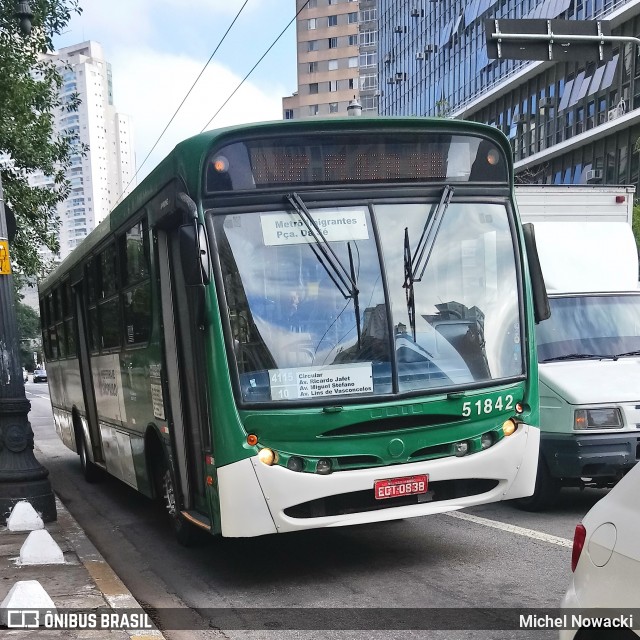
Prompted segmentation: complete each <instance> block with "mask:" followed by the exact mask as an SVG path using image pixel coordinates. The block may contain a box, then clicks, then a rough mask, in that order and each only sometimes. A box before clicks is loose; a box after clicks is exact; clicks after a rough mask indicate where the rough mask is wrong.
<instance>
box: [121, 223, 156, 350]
mask: <svg viewBox="0 0 640 640" xmlns="http://www.w3.org/2000/svg"><path fill="white" fill-rule="evenodd" d="M119 243H120V247H119V249H120V264H121V265H122V279H123V286H124V292H123V312H124V326H125V342H126V344H128V345H129V344H140V343H143V342H147V341H148V340H149V337H150V335H151V325H152V315H151V282H150V280H149V271H150V270H149V234H148V233H147V224H146V221H145V220H140V221H139V222H137V223H136V224H134V225H133V226H132V227H131V228H130V229H129V230H128V231H127V232H126V233H125V234H124V235H123V236H121V237H120V238H119Z"/></svg>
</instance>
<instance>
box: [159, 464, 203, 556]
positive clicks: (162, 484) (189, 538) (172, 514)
mask: <svg viewBox="0 0 640 640" xmlns="http://www.w3.org/2000/svg"><path fill="white" fill-rule="evenodd" d="M157 473H158V476H157V478H156V482H157V486H158V489H159V491H158V494H159V496H160V497H161V499H162V504H163V506H164V508H165V510H166V512H167V514H168V516H169V520H170V522H171V526H172V528H173V532H174V534H175V536H176V539H177V540H178V542H179V543H180V544H181V545H182V546H183V547H192V546H194V545H195V544H197V542H198V541H199V540H200V539H201V538H200V531H199V530H198V529H196V527H195V526H194V525H192V524H191V523H190V522H189V521H188V520H185V518H184V517H183V516H182V514H181V513H180V511H179V509H178V504H177V501H176V489H175V487H176V485H175V482H174V480H173V473H172V472H171V469H170V468H169V464H168V462H167V461H166V459H165V460H164V461H163V463H162V464H161V465H160V466H159V468H158V470H157Z"/></svg>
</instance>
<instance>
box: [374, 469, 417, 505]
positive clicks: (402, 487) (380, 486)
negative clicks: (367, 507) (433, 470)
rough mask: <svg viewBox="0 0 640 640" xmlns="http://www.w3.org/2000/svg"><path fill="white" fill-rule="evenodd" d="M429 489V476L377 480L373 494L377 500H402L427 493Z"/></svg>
mask: <svg viewBox="0 0 640 640" xmlns="http://www.w3.org/2000/svg"><path fill="white" fill-rule="evenodd" d="M428 488H429V476H428V475H426V474H424V475H417V476H405V477H404V478H387V479H386V480H376V481H375V482H374V483H373V492H374V496H375V498H376V500H388V499H389V498H401V497H404V496H415V495H418V494H420V493H427V489H428Z"/></svg>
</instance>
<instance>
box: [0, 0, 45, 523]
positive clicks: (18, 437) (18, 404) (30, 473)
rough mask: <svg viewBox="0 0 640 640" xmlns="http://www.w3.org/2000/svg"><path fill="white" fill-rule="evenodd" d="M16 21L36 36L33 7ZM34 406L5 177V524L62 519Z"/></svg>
mask: <svg viewBox="0 0 640 640" xmlns="http://www.w3.org/2000/svg"><path fill="white" fill-rule="evenodd" d="M16 17H18V18H20V20H21V27H22V29H23V32H24V33H25V34H28V33H29V32H30V31H31V17H32V14H31V12H30V10H29V5H28V3H27V2H24V1H22V2H18V5H17V11H16ZM30 409H31V403H30V402H29V401H28V400H27V398H26V395H25V391H24V380H23V377H22V366H21V364H20V349H19V346H18V332H17V322H16V307H15V299H14V292H13V276H12V275H11V262H10V259H9V233H8V228H7V216H6V210H5V203H4V190H3V187H2V175H0V524H4V523H6V520H7V517H8V516H9V515H10V513H11V509H12V508H13V506H14V505H15V503H16V502H19V501H20V500H28V501H29V502H30V503H31V505H32V506H33V508H34V509H35V510H36V511H37V512H38V513H40V515H41V517H42V519H43V521H44V522H51V521H52V520H55V519H56V517H57V514H56V503H55V498H54V495H53V491H52V489H51V483H50V482H49V478H48V475H49V472H48V471H47V470H46V469H45V468H44V467H43V466H42V465H41V464H40V463H39V462H38V461H37V460H36V457H35V455H34V453H33V430H32V429H31V424H30V423H29V419H28V414H29V410H30Z"/></svg>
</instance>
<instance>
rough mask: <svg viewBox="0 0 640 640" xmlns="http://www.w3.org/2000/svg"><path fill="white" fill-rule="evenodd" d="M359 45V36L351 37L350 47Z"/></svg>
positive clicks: (353, 35)
mask: <svg viewBox="0 0 640 640" xmlns="http://www.w3.org/2000/svg"><path fill="white" fill-rule="evenodd" d="M357 45H358V34H357V33H354V34H352V35H350V36H349V46H350V47H355V46H357Z"/></svg>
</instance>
